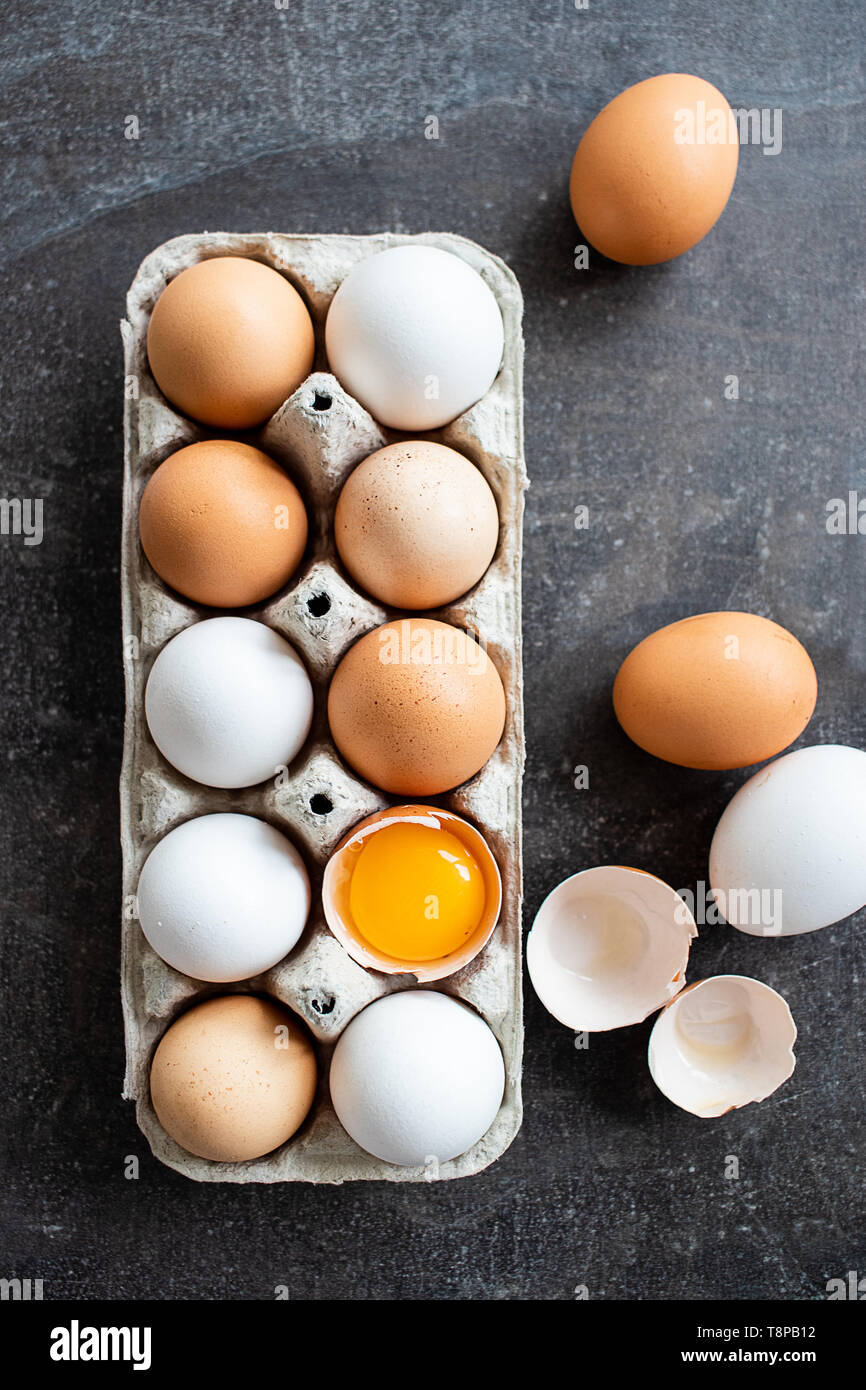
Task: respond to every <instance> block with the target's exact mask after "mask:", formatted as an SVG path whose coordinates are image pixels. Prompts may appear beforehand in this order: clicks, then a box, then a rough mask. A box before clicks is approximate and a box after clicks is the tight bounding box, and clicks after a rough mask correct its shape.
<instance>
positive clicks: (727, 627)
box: [613, 612, 818, 768]
mask: <svg viewBox="0 0 866 1390" xmlns="http://www.w3.org/2000/svg"><path fill="white" fill-rule="evenodd" d="M817 695H818V681H817V677H816V675H815V668H814V666H813V665H812V662H811V660H810V659H809V653H808V652H807V651H806V649H805V647H803V646H802V645H801V644H800V643H799V642H798V641H797V639H796V637H794V636H792V634H791V633H790V632H787V631H786V630H785V628H783V627H780V626H779V624H778V623H774V622H771V621H770V619H769V618H762V617H759V616H758V615H757V614H755V613H726V612H722V613H699V614H697V615H696V616H695V617H693V618H682V619H681V620H680V621H679V622H676V623H670V624H668V626H667V627H662V628H659V629H658V631H657V632H652V633H650V635H649V636H648V637H645V638H644V639H643V641H642V642H639V643H638V645H637V646H636V647H634V648H633V650H632V651H630V652H629V654H628V656H627V657H626V659H625V661H624V662H623V663H622V665H621V666H620V668H619V671H618V672H617V676H616V680H615V681H614V686H613V706H614V711H615V713H616V717H617V719H618V720H619V722H620V724H621V725H622V727H623V729H624V730H625V732H626V733H627V734H628V736H629V738H630V739H633V740H634V742H635V743H636V744H638V746H639V747H640V748H644V749H646V751H647V752H648V753H652V754H653V755H654V756H655V757H656V758H663V759H664V760H665V762H669V763H678V764H679V765H680V766H681V767H695V768H732V767H748V766H749V764H750V763H758V762H763V761H764V759H765V758H773V757H775V756H776V754H777V753H781V751H782V749H783V748H787V747H788V744H789V743H793V741H794V739H795V738H798V737H799V735H800V734H801V733H802V732H803V730H804V729H805V727H806V725H807V724H808V722H809V720H810V718H811V717H812V711H813V710H814V708H815V700H816V699H817Z"/></svg>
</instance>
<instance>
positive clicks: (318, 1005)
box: [310, 994, 337, 1014]
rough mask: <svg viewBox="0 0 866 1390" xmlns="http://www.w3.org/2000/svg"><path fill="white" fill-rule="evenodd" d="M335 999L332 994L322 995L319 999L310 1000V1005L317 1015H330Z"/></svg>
mask: <svg viewBox="0 0 866 1390" xmlns="http://www.w3.org/2000/svg"><path fill="white" fill-rule="evenodd" d="M336 1002H337V1001H336V999H335V998H334V996H333V994H323V995H322V997H321V998H320V999H318V998H317V999H311V1000H310V1005H311V1007H312V1008H313V1009H314V1010H315V1012H316V1013H317V1014H332V1013H333V1012H334V1005H335V1004H336Z"/></svg>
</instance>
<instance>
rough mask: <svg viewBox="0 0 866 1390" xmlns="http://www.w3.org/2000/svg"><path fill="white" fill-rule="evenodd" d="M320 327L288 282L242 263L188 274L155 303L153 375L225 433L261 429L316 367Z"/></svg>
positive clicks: (224, 260)
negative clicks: (316, 337)
mask: <svg viewBox="0 0 866 1390" xmlns="http://www.w3.org/2000/svg"><path fill="white" fill-rule="evenodd" d="M314 346H315V345H314V337H313V324H312V320H311V319H310V315H309V313H308V312H307V306H306V305H305V304H304V301H303V299H302V298H301V296H300V295H299V294H298V292H297V290H296V289H295V288H294V286H293V285H291V284H290V283H289V281H288V280H287V279H286V278H285V276H284V275H280V274H279V272H278V271H276V270H272V269H271V267H270V266H267V265H262V264H261V262H260V261H250V260H246V259H244V258H243V257H242V256H216V257H214V258H213V259H212V260H208V261H199V262H198V264H197V265H193V266H189V267H188V268H187V269H186V270H182V271H181V273H180V275H178V276H177V277H176V279H174V280H172V281H171V282H170V284H168V285H167V286H166V288H165V289H164V290H163V292H162V294H161V295H160V297H159V299H158V300H157V301H156V306H155V308H154V310H153V314H152V315H151V319H150V327H149V329H148V334H147V355H148V358H149V360H150V370H151V371H152V372H153V375H154V378H155V380H156V384H157V386H158V387H159V389H160V391H162V393H163V395H164V396H167V397H168V399H169V400H170V401H171V402H172V404H173V405H176V406H177V407H178V408H179V409H180V410H182V411H183V412H184V414H186V415H191V416H192V417H193V419H194V420H201V421H202V422H203V423H204V424H206V425H214V426H216V427H217V428H219V429H227V430H246V429H252V428H253V427H254V426H255V425H261V424H263V423H264V421H265V420H267V419H268V418H269V417H270V416H271V415H273V414H274V412H275V411H276V410H277V409H278V407H279V406H281V405H282V403H283V401H284V400H285V399H286V398H287V397H288V396H290V395H291V394H292V392H293V391H295V390H297V388H298V387H299V386H300V384H301V382H302V381H303V380H304V378H305V377H306V376H308V375H309V373H310V371H311V369H312V366H313V351H314Z"/></svg>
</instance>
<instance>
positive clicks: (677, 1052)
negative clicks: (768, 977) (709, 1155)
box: [647, 975, 797, 1119]
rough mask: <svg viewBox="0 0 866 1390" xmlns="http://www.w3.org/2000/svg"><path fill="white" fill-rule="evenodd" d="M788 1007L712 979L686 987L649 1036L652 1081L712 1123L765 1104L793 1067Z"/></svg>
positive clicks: (733, 981)
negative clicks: (758, 1103) (731, 1112)
mask: <svg viewBox="0 0 866 1390" xmlns="http://www.w3.org/2000/svg"><path fill="white" fill-rule="evenodd" d="M796 1038H797V1028H796V1025H795V1023H794V1020H793V1018H792V1017H791V1010H790V1009H789V1008H788V1005H787V1003H786V1002H785V1000H784V999H783V998H782V996H781V994H777V993H776V991H775V990H774V989H771V988H770V986H769V985H765V984H762V983H761V981H760V980H752V979H749V977H748V976H746V975H713V976H711V977H710V978H709V979H706V980H698V981H697V982H696V983H695V984H693V985H689V986H688V988H687V989H684V990H683V991H682V993H681V994H680V995H678V997H677V998H676V999H672V1000H671V1002H670V1004H668V1006H667V1007H666V1008H665V1009H664V1011H663V1012H662V1013H661V1014H660V1015H659V1017H658V1019H657V1020H656V1023H655V1026H654V1027H653V1030H652V1033H651V1034H650V1040H649V1049H648V1053H647V1055H648V1059H649V1069H650V1073H651V1075H652V1079H653V1081H654V1082H655V1083H656V1085H657V1086H658V1088H659V1090H660V1091H662V1092H663V1093H664V1095H666V1096H667V1098H668V1100H671V1101H673V1103H674V1105H678V1106H679V1107H680V1109H681V1110H688V1111H689V1112H690V1113H691V1114H692V1115H698V1116H700V1117H701V1118H702V1119H710V1118H713V1117H715V1116H718V1115H724V1114H726V1113H727V1112H728V1111H729V1110H736V1109H739V1108H740V1106H743V1105H749V1104H751V1103H752V1102H753V1101H761V1100H766V1098H767V1096H769V1095H772V1093H773V1091H775V1090H776V1089H777V1088H778V1087H779V1086H781V1085H782V1083H783V1081H787V1080H788V1077H789V1076H790V1075H791V1073H792V1072H793V1070H794V1067H795V1066H796V1059H795V1057H794V1043H795V1041H796Z"/></svg>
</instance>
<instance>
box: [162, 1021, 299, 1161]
mask: <svg viewBox="0 0 866 1390" xmlns="http://www.w3.org/2000/svg"><path fill="white" fill-rule="evenodd" d="M315 1093H316V1058H315V1053H314V1052H313V1047H312V1044H311V1043H310V1040H309V1038H308V1037H307V1035H306V1033H305V1032H304V1030H303V1028H302V1027H301V1024H300V1023H299V1022H298V1020H297V1019H296V1018H295V1017H294V1015H293V1014H291V1013H290V1012H289V1010H288V1009H286V1008H284V1007H283V1005H282V1004H278V1003H276V1001H275V1000H273V999H257V998H254V997H253V996H252V995H249V994H230V995H223V996H220V997H218V998H216V999H207V1000H206V1001H205V1002H204V1003H203V1004H196V1005H195V1006H194V1007H193V1008H192V1009H190V1010H189V1011H188V1012H187V1013H185V1014H181V1016H180V1018H179V1019H178V1020H177V1022H176V1023H173V1024H172V1025H171V1027H170V1028H169V1029H168V1032H166V1033H165V1034H164V1035H163V1037H162V1041H161V1042H160V1044H159V1046H158V1047H157V1049H156V1053H155V1054H154V1058H153V1065H152V1067H151V1072H150V1095H151V1100H152V1101H153V1108H154V1110H155V1111H156V1116H157V1119H158V1120H159V1122H160V1124H161V1125H162V1127H163V1129H164V1130H165V1131H166V1133H167V1134H170V1135H171V1137H172V1139H174V1140H175V1142H176V1143H178V1144H180V1146H181V1148H183V1149H187V1150H188V1151H189V1152H190V1153H193V1154H198V1156H199V1157H200V1158H210V1159H214V1160H215V1161H216V1162H218V1163H242V1162H245V1161H246V1160H247V1159H251V1158H260V1157H261V1156H262V1154H267V1153H270V1152H271V1151H272V1150H273V1149H277V1148H279V1146H280V1145H281V1144H285V1142H286V1140H287V1139H290V1138H291V1136H292V1135H293V1134H294V1132H295V1130H296V1129H297V1128H298V1127H299V1126H300V1125H301V1124H302V1123H303V1121H304V1120H305V1119H306V1116H307V1114H308V1112H309V1109H310V1106H311V1105H312V1103H313V1097H314V1096H315Z"/></svg>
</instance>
